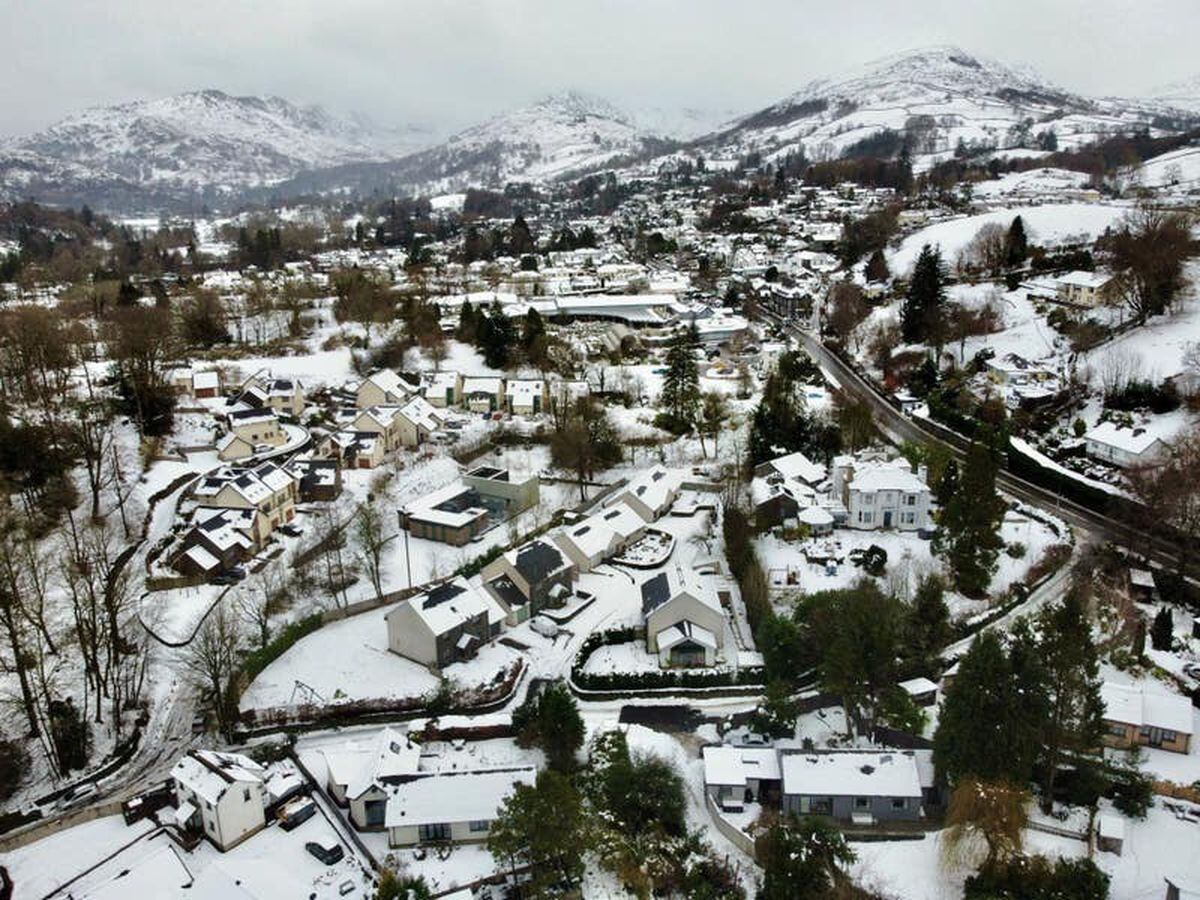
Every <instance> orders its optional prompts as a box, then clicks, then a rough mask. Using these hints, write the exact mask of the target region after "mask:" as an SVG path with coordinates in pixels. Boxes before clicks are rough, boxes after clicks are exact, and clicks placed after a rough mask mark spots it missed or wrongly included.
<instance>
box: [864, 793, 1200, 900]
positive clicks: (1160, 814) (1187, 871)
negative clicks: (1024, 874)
mask: <svg viewBox="0 0 1200 900" xmlns="http://www.w3.org/2000/svg"><path fill="white" fill-rule="evenodd" d="M1104 811H1106V812H1110V811H1111V810H1107V809H1105V810H1104ZM1124 822H1125V828H1126V833H1125V846H1124V849H1123V853H1122V854H1121V855H1120V856H1117V855H1116V854H1113V853H1106V852H1099V853H1097V854H1096V855H1095V857H1094V862H1095V863H1096V865H1098V866H1099V867H1100V868H1101V869H1103V870H1104V871H1105V872H1107V873H1108V874H1109V876H1110V877H1111V879H1112V881H1111V885H1110V890H1109V897H1110V898H1111V900H1142V898H1157V897H1161V896H1163V894H1164V891H1165V886H1164V883H1163V877H1164V876H1166V875H1171V874H1176V875H1179V876H1184V877H1187V878H1190V879H1195V878H1200V857H1198V856H1197V855H1196V852H1195V848H1196V846H1197V842H1198V841H1200V824H1196V823H1194V822H1186V821H1180V820H1179V819H1177V818H1175V816H1174V815H1173V814H1172V813H1171V812H1170V811H1168V810H1166V809H1164V808H1162V806H1161V805H1156V806H1155V807H1154V808H1153V809H1151V810H1150V813H1149V815H1148V816H1147V817H1146V819H1145V820H1144V821H1141V822H1138V821H1134V820H1130V819H1124ZM1025 840H1026V851H1027V852H1031V853H1041V854H1045V855H1051V856H1067V857H1076V856H1084V855H1086V853H1087V845H1086V843H1084V842H1083V841H1080V840H1073V839H1070V838H1065V837H1058V836H1054V835H1048V834H1044V833H1042V832H1037V831H1027V832H1026V838H1025ZM852 847H853V849H854V851H855V853H856V854H857V855H858V861H857V862H856V863H855V864H854V866H853V873H854V875H855V877H856V878H857V879H858V880H859V881H861V882H862V883H863V884H865V885H867V886H868V887H874V888H877V889H879V890H881V891H882V892H883V893H884V894H885V895H886V896H888V897H895V898H896V900H952V898H958V897H961V896H962V883H963V880H964V879H965V877H966V875H967V874H968V873H966V872H962V871H957V872H955V871H947V869H946V868H945V867H944V866H943V864H942V833H941V832H931V833H929V834H927V835H925V837H924V838H923V839H922V840H920V841H883V842H879V843H855V844H853V845H852Z"/></svg>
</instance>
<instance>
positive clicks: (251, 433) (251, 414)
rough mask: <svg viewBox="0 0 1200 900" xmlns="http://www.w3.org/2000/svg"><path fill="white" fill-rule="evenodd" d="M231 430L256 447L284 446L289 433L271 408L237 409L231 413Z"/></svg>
mask: <svg viewBox="0 0 1200 900" xmlns="http://www.w3.org/2000/svg"><path fill="white" fill-rule="evenodd" d="M228 418H229V432H230V433H231V434H236V435H237V436H238V437H240V438H241V439H242V440H244V441H245V442H246V443H248V444H250V445H251V446H252V447H254V448H256V449H262V448H266V447H282V446H283V445H284V444H286V443H287V434H286V433H284V430H283V428H282V427H280V425H279V417H278V416H276V415H275V412H274V411H273V410H270V409H235V410H233V411H232V412H231V413H229V417H228Z"/></svg>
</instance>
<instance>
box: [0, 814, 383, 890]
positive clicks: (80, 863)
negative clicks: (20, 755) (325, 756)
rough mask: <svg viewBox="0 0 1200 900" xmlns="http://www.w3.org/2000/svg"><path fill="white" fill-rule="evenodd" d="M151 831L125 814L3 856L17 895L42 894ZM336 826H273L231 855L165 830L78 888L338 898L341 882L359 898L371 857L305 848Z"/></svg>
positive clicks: (317, 820) (317, 821) (318, 821)
mask: <svg viewBox="0 0 1200 900" xmlns="http://www.w3.org/2000/svg"><path fill="white" fill-rule="evenodd" d="M152 829H153V824H152V823H150V822H148V821H143V822H140V823H138V824H137V825H134V826H132V827H126V826H125V824H124V822H123V821H122V820H121V818H120V817H119V816H111V817H108V818H104V819H97V820H96V821H94V822H89V823H87V824H85V825H79V826H76V827H74V828H70V829H67V830H66V831H62V832H59V833H58V834H55V835H52V836H50V837H48V838H45V839H43V840H40V841H38V842H36V843H34V844H30V845H29V846H27V847H22V848H21V849H19V850H15V851H13V852H12V853H10V854H8V855H7V858H6V859H4V863H5V865H7V866H8V868H9V871H10V874H11V876H12V878H13V881H14V883H15V885H16V893H15V896H18V897H40V896H43V895H45V894H46V893H48V892H49V891H51V890H52V889H53V888H55V887H57V886H58V885H59V884H61V883H63V882H64V881H66V880H68V879H71V878H73V877H75V876H76V875H78V874H80V873H81V872H82V871H83V870H84V869H85V868H87V867H89V866H92V865H95V864H96V863H98V862H100V860H102V859H103V858H104V857H106V856H108V855H109V854H110V853H113V852H114V851H115V850H117V849H118V848H119V847H121V846H122V845H123V844H125V843H128V842H129V841H132V840H134V839H135V838H137V837H138V836H139V835H143V834H146V833H147V832H148V831H150V830H152ZM330 830H331V826H330V824H329V822H327V821H326V820H325V819H324V818H322V816H321V815H317V816H314V817H313V818H311V819H309V820H308V821H306V822H304V823H302V824H301V825H300V826H299V827H297V828H295V829H293V830H292V831H284V830H283V829H281V828H279V827H278V826H276V825H269V826H268V827H267V828H265V829H263V830H262V831H260V832H258V833H257V834H255V835H254V836H252V837H250V838H249V839H247V840H246V841H244V842H243V843H241V844H239V845H238V846H236V847H234V848H233V849H232V850H230V851H229V852H228V853H221V852H219V851H218V850H217V849H216V848H215V847H213V846H212V845H211V844H209V843H208V842H207V841H201V842H200V844H199V846H198V847H197V848H196V849H195V850H194V851H193V852H191V853H184V852H183V851H181V850H179V849H178V848H177V847H176V846H175V844H174V842H173V841H171V840H170V838H168V837H167V835H166V834H165V833H162V832H159V833H158V834H156V835H155V836H153V837H148V838H146V839H145V840H140V841H137V842H136V843H134V844H133V845H132V846H131V847H129V848H128V849H125V850H123V851H122V852H120V853H118V854H117V855H116V856H115V857H114V858H113V859H112V860H110V861H108V862H105V863H104V864H102V865H100V866H99V867H98V868H97V869H96V870H95V871H94V872H91V873H89V874H88V875H86V876H84V877H83V878H82V879H81V880H80V881H78V882H76V883H75V884H74V885H72V888H71V894H72V896H84V895H86V896H88V897H94V898H97V900H101V898H103V900H118V898H128V897H139V896H140V897H154V898H160V897H161V898H173V897H174V898H186V897H194V896H208V897H232V896H235V895H238V894H240V893H242V892H245V893H246V894H247V895H252V896H254V897H258V898H262V900H277V898H278V900H285V898H290V897H310V898H313V900H333V898H336V897H340V896H342V894H341V893H340V889H341V886H342V885H343V884H345V883H346V882H350V883H351V884H353V885H354V886H355V891H354V896H363V892H365V891H366V890H367V888H368V886H369V884H370V879H369V878H368V877H367V876H366V869H365V863H364V862H363V861H360V860H359V859H358V858H357V856H356V854H355V853H354V850H353V847H352V846H351V845H350V844H349V843H348V842H347V841H345V840H343V841H342V842H341V843H342V846H343V848H344V850H345V851H346V856H345V858H344V859H342V861H340V862H338V863H337V864H335V865H334V866H326V865H325V864H324V863H321V862H319V861H318V860H317V859H315V858H314V857H312V856H311V855H310V854H309V853H308V852H307V851H306V850H305V848H304V845H305V843H306V842H307V841H311V840H314V839H316V838H317V837H319V836H320V835H322V834H323V833H326V832H329V831H330ZM235 885H240V886H241V887H242V889H243V891H238V889H237V887H235Z"/></svg>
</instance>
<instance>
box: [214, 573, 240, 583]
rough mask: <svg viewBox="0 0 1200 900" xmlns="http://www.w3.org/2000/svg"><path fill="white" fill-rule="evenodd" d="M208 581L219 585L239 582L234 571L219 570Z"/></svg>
mask: <svg viewBox="0 0 1200 900" xmlns="http://www.w3.org/2000/svg"><path fill="white" fill-rule="evenodd" d="M208 583H209V584H219V585H227V584H237V583H238V579H237V578H235V577H234V576H233V573H232V572H218V573H217V574H216V575H214V576H213V577H212V578H210V579H208Z"/></svg>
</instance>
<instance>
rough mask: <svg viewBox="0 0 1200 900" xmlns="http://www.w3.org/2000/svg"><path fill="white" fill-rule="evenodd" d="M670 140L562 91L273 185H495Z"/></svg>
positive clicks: (443, 188) (409, 188) (561, 173)
mask: <svg viewBox="0 0 1200 900" xmlns="http://www.w3.org/2000/svg"><path fill="white" fill-rule="evenodd" d="M670 146H671V144H670V143H669V142H668V141H666V140H665V139H663V138H662V137H660V136H659V135H656V134H652V133H650V132H649V131H647V130H644V129H643V128H641V127H639V126H638V125H637V124H636V122H635V120H634V118H633V116H631V115H629V114H628V113H626V112H624V111H622V110H620V109H618V108H617V107H615V106H614V105H613V104H611V103H609V102H608V101H607V100H604V99H602V98H599V97H594V96H590V95H587V94H582V93H579V92H577V91H568V92H565V93H561V94H554V95H551V96H549V97H546V98H544V99H542V100H540V101H538V102H536V103H534V104H533V105H531V106H527V107H523V108H521V109H517V110H515V111H513V112H509V113H505V114H503V115H500V116H496V117H495V118H492V119H489V120H488V121H486V122H484V123H482V124H480V125H475V126H473V127H471V128H468V129H466V130H465V131H461V132H459V133H458V134H455V135H453V136H452V137H450V138H449V139H448V140H446V141H443V142H442V143H440V144H436V145H434V146H432V147H429V148H428V149H426V150H422V151H419V152H417V153H414V154H411V155H409V156H406V157H405V158H403V159H401V160H399V161H396V162H388V163H382V164H364V165H349V166H340V167H338V168H335V169H328V170H323V171H315V172H305V173H303V174H301V175H300V176H298V177H297V178H295V179H293V180H292V181H290V182H288V183H286V184H284V185H281V186H280V190H281V191H290V192H293V193H307V192H319V193H336V192H345V191H357V192H360V193H367V192H372V191H384V192H387V191H395V192H411V193H425V194H438V193H448V192H453V191H460V190H463V189H465V188H467V187H480V188H502V187H503V186H504V185H505V184H508V183H510V182H515V181H532V182H545V181H551V180H554V179H556V178H562V177H565V176H568V175H577V174H582V173H585V172H589V171H594V170H597V169H600V168H603V167H605V166H607V165H612V164H617V163H619V162H620V161H622V160H625V159H629V158H634V157H641V156H645V155H648V154H652V153H654V152H662V151H664V150H666V149H669V147H670Z"/></svg>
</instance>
